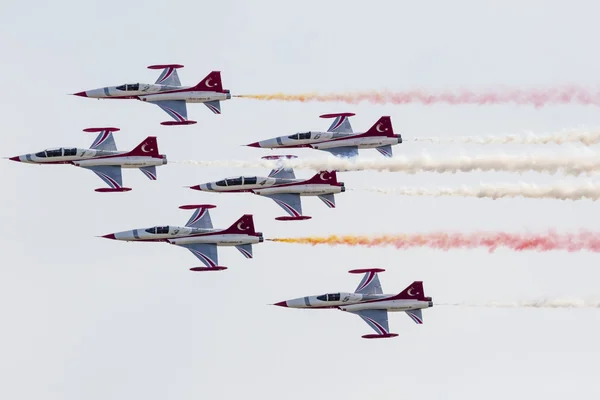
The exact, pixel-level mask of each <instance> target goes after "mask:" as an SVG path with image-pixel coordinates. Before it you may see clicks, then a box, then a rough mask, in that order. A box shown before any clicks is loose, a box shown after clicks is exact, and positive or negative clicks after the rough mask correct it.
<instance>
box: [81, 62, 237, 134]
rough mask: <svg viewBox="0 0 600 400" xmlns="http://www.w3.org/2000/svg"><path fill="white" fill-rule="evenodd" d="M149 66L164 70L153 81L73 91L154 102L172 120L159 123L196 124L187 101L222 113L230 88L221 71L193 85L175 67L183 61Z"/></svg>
mask: <svg viewBox="0 0 600 400" xmlns="http://www.w3.org/2000/svg"><path fill="white" fill-rule="evenodd" d="M148 68H150V69H162V70H163V71H162V73H161V74H160V76H159V77H158V79H157V80H156V82H154V84H149V83H127V84H124V85H120V86H107V87H104V88H100V89H93V90H87V91H84V92H79V93H74V95H75V96H81V97H90V98H94V99H135V100H141V101H144V102H147V103H151V104H156V105H157V106H159V107H160V108H161V109H163V111H165V112H166V113H167V114H169V115H170V116H171V118H173V119H174V120H175V121H165V122H161V124H162V125H191V124H195V123H196V121H191V120H189V119H188V117H187V106H186V103H204V105H205V106H206V107H208V109H209V110H211V111H212V112H213V113H215V114H221V101H223V100H229V99H231V93H230V91H229V90H224V89H223V85H222V83H221V72H220V71H212V72H211V73H210V74H208V75H207V76H206V77H205V78H204V79H203V80H201V81H200V83H198V84H197V85H196V86H182V85H181V82H180V81H179V76H178V75H177V69H178V68H183V65H179V64H164V65H150V66H149V67H148Z"/></svg>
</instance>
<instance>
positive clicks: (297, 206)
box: [264, 193, 302, 217]
mask: <svg viewBox="0 0 600 400" xmlns="http://www.w3.org/2000/svg"><path fill="white" fill-rule="evenodd" d="M264 196H265V197H269V198H271V199H273V200H274V201H275V203H277V204H279V206H280V207H281V208H283V209H284V210H285V211H286V212H287V213H288V214H290V215H291V216H292V217H300V216H301V215H302V201H301V200H300V195H299V194H292V193H283V194H267V195H264Z"/></svg>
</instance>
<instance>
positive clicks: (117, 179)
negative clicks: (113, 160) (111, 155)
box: [82, 165, 123, 189]
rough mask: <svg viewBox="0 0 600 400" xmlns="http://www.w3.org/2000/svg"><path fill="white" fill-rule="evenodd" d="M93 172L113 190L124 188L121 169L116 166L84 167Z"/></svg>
mask: <svg viewBox="0 0 600 400" xmlns="http://www.w3.org/2000/svg"><path fill="white" fill-rule="evenodd" d="M82 168H87V169H89V170H92V171H93V172H94V173H95V174H96V175H98V176H99V177H100V179H102V180H103V181H104V182H106V184H107V185H108V186H110V187H111V188H112V189H121V188H123V178H122V176H121V167H120V166H116V165H101V166H94V167H82Z"/></svg>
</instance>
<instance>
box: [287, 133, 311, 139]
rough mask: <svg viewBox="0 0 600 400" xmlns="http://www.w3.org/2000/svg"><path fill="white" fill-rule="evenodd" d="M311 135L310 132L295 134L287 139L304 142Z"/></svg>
mask: <svg viewBox="0 0 600 400" xmlns="http://www.w3.org/2000/svg"><path fill="white" fill-rule="evenodd" d="M311 133H312V132H302V133H296V134H295V135H291V136H288V138H290V139H293V140H306V139H310V137H311Z"/></svg>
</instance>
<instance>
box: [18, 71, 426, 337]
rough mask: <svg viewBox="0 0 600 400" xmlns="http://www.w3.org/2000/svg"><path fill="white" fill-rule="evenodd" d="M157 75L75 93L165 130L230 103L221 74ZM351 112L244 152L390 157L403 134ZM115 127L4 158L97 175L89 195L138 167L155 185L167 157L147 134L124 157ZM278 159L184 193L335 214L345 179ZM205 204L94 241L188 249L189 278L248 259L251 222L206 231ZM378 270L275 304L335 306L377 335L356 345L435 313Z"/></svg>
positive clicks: (417, 294)
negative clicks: (132, 111)
mask: <svg viewBox="0 0 600 400" xmlns="http://www.w3.org/2000/svg"><path fill="white" fill-rule="evenodd" d="M148 68H149V69H153V70H162V72H161V73H160V75H159V77H158V79H157V80H156V81H155V82H154V84H146V83H125V84H121V85H118V86H107V87H102V88H98V89H92V90H86V91H81V92H77V93H74V95H76V96H79V97H87V98H95V99H121V100H124V99H133V100H140V101H142V102H145V103H150V104H155V105H157V106H158V107H160V108H161V109H162V110H163V111H165V112H166V113H167V114H168V115H169V116H170V117H171V118H172V119H173V120H172V121H164V122H161V124H162V125H166V126H178V125H179V126H181V125H191V124H195V123H196V121H193V120H190V119H189V118H188V114H187V103H203V104H204V105H205V106H206V107H207V108H208V109H209V110H210V111H212V112H213V113H215V114H220V113H221V102H222V101H225V100H229V99H231V98H232V95H231V92H230V91H229V90H226V89H223V85H222V81H221V73H220V72H219V71H212V72H210V73H209V74H208V75H207V76H206V77H205V78H204V79H202V80H201V81H200V82H199V83H198V84H196V85H195V86H183V85H182V84H181V82H180V80H179V75H178V73H177V70H178V69H180V68H183V65H180V64H161V65H151V66H149V67H148ZM354 115H355V114H354V113H348V112H345V113H335V114H323V115H321V116H320V117H321V118H333V119H334V120H333V123H332V124H331V126H330V127H329V128H328V129H327V131H326V132H319V131H308V132H299V133H296V134H293V135H289V136H279V137H275V138H272V139H267V140H262V141H258V142H254V143H251V144H249V145H247V146H250V147H258V148H268V149H283V148H285V149H293V148H311V149H316V150H322V151H326V152H329V153H331V154H333V155H334V156H337V157H344V158H347V157H350V158H352V157H356V156H358V150H359V149H373V148H374V149H376V150H377V151H379V152H380V153H381V154H382V155H384V156H385V157H392V155H393V152H392V146H395V145H398V144H400V143H402V137H401V135H399V134H395V133H394V130H393V127H392V122H391V118H390V117H389V116H382V117H381V118H380V119H379V120H378V121H377V122H375V124H373V126H372V127H371V128H369V129H368V130H366V131H364V132H354V131H353V129H352V126H351V124H350V120H349V117H351V116H354ZM119 130H120V129H119V128H115V127H104V128H87V129H84V131H85V132H93V133H97V134H98V135H97V137H96V139H95V140H94V141H93V143H92V144H91V146H90V147H89V148H77V147H59V148H52V149H47V150H42V151H39V152H36V153H28V154H24V155H19V156H14V157H10V158H9V159H10V160H12V161H17V162H21V163H29V164H37V165H42V164H67V165H74V166H77V167H81V168H85V169H89V170H90V171H92V172H94V173H95V174H96V175H97V176H98V177H100V178H101V179H102V180H103V181H104V182H105V183H106V184H107V185H108V187H103V188H97V189H95V191H96V192H104V193H110V192H127V191H130V190H131V188H129V187H125V186H123V179H122V172H121V171H122V169H123V168H138V169H139V170H140V171H142V172H143V173H144V174H145V175H146V176H147V177H148V178H149V179H151V180H156V179H157V173H156V167H158V166H162V165H166V164H167V156H166V155H164V154H160V153H159V150H158V143H157V139H156V137H155V136H148V137H147V138H146V139H144V140H143V141H142V142H141V143H140V144H139V145H138V146H136V147H135V148H134V149H133V150H131V151H119V150H117V146H116V144H115V140H114V137H113V133H114V132H117V131H119ZM262 158H263V159H265V160H275V161H277V162H278V163H277V167H275V168H273V169H272V170H271V171H270V173H269V175H268V176H266V177H260V176H245V175H240V176H235V177H229V178H224V179H219V180H215V181H211V182H204V183H200V184H196V185H193V186H188V188H190V189H193V190H197V191H199V192H201V193H206V192H208V193H220V194H223V193H252V194H255V195H258V196H263V197H267V198H270V199H272V200H273V201H275V203H277V204H278V205H279V206H280V207H281V208H282V209H283V210H284V211H285V212H286V213H287V214H288V215H285V216H280V217H277V218H275V219H276V220H279V221H301V220H307V219H310V218H312V217H311V216H308V215H305V214H304V213H303V209H302V200H301V198H302V197H307V196H312V197H318V198H319V199H320V200H321V201H323V203H325V205H326V206H327V207H329V208H336V200H335V195H336V194H340V193H344V192H345V191H346V187H345V185H344V182H340V181H339V180H338V175H337V173H338V172H337V171H335V170H331V171H328V170H323V171H316V174H314V175H313V176H312V177H305V178H296V175H295V173H294V170H293V168H292V167H290V166H286V165H284V164H283V161H285V160H288V159H293V158H296V156H294V155H271V156H265V157H262ZM215 207H216V206H215V205H212V204H199V205H183V206H180V207H179V208H180V209H183V210H193V213H192V215H191V217H190V218H189V220H188V221H187V223H186V224H185V226H183V227H180V226H174V225H155V226H151V227H146V228H136V229H131V230H126V231H120V232H114V233H109V234H105V235H102V236H101V237H102V238H106V239H112V240H116V241H124V242H160V243H168V244H172V245H175V246H179V247H183V248H186V249H188V250H189V251H190V252H191V253H192V254H193V255H194V256H196V258H197V259H198V260H200V262H201V263H202V266H197V267H191V268H190V270H191V271H197V272H201V271H222V270H226V269H227V267H226V266H223V265H220V263H219V257H218V248H219V247H235V248H236V249H237V250H238V251H239V252H240V253H242V255H243V256H244V257H246V258H253V257H254V254H253V245H255V244H259V243H263V242H264V241H265V239H264V236H263V233H262V232H257V231H256V230H255V226H254V216H253V215H252V214H244V215H242V217H241V218H239V219H238V220H237V221H235V222H233V223H232V224H231V225H230V226H229V227H228V228H214V227H213V223H212V219H211V216H210V212H209V210H210V209H212V208H215ZM382 271H384V270H383V269H378V268H369V269H355V270H351V271H350V272H351V273H362V274H365V275H364V277H363V279H362V281H361V282H360V284H359V285H358V287H357V288H356V290H355V291H354V292H353V293H327V294H324V295H318V296H308V297H302V298H297V299H292V300H287V301H282V302H279V303H276V304H275V305H278V306H282V307H288V308H314V309H338V310H342V311H347V312H350V313H353V314H356V315H358V316H360V317H361V318H362V319H363V320H364V321H365V322H366V323H367V324H369V326H371V328H373V329H374V330H375V332H376V334H368V335H363V338H391V337H395V336H398V334H396V333H390V331H389V328H388V318H387V313H388V312H394V311H404V312H406V313H407V314H408V315H409V316H410V317H411V318H412V319H413V320H414V321H415V322H416V323H418V324H421V323H422V322H423V316H422V314H421V310H422V309H424V308H428V307H431V306H433V303H432V300H431V298H430V297H425V296H424V292H423V285H422V282H420V281H415V282H413V284H411V285H410V286H409V287H408V288H406V289H405V290H404V291H402V292H401V293H399V294H397V295H386V294H383V293H382V290H381V285H380V283H379V278H378V276H377V273H378V272H382Z"/></svg>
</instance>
